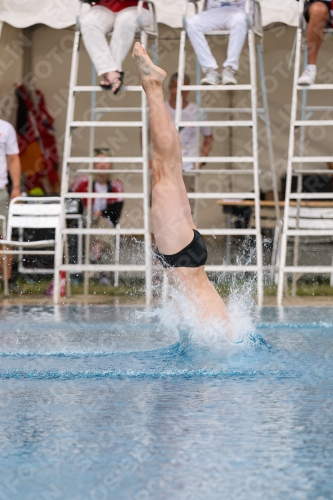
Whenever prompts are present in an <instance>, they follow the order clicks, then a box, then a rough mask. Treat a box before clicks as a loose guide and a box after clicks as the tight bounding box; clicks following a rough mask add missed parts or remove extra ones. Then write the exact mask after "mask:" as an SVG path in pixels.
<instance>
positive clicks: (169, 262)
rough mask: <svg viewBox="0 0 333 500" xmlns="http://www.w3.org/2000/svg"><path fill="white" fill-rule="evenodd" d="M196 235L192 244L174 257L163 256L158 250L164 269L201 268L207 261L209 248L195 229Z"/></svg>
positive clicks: (157, 254)
mask: <svg viewBox="0 0 333 500" xmlns="http://www.w3.org/2000/svg"><path fill="white" fill-rule="evenodd" d="M193 232H194V235H193V240H192V241H191V243H189V244H188V245H186V247H185V248H183V249H182V250H180V252H177V253H175V254H173V255H163V254H161V253H160V251H159V250H158V248H157V249H156V256H157V258H158V259H159V260H160V262H161V263H162V265H163V267H164V268H168V267H201V266H204V265H205V264H206V261H207V247H206V243H205V240H204V239H203V237H202V236H201V234H200V233H199V231H197V230H196V229H193Z"/></svg>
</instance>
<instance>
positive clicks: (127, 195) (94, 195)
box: [64, 193, 144, 199]
mask: <svg viewBox="0 0 333 500" xmlns="http://www.w3.org/2000/svg"><path fill="white" fill-rule="evenodd" d="M64 197H65V198H73V199H74V198H80V199H81V198H83V199H88V198H92V199H95V198H103V199H104V198H107V197H109V198H124V199H126V198H129V199H140V198H143V197H144V195H143V193H66V194H65V195H64Z"/></svg>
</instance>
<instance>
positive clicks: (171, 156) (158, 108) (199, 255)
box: [133, 43, 236, 341]
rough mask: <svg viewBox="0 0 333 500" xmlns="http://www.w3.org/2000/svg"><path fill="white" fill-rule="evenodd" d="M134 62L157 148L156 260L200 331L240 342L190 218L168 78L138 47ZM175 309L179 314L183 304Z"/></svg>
mask: <svg viewBox="0 0 333 500" xmlns="http://www.w3.org/2000/svg"><path fill="white" fill-rule="evenodd" d="M133 58H134V62H135V65H136V67H137V70H138V73H139V75H140V78H141V83H142V86H143V89H144V91H145V92H146V95H147V100H148V108H149V118H150V130H151V139H152V144H153V164H152V208H151V221H152V230H153V232H154V237H155V241H156V245H157V249H156V254H157V257H158V259H159V260H160V261H161V263H162V265H163V267H164V268H165V269H166V272H167V275H168V279H169V282H170V283H171V285H172V286H173V287H174V288H175V289H176V290H177V291H178V292H179V293H180V294H181V295H182V297H183V298H184V300H186V301H187V302H188V304H189V305H190V307H191V308H193V311H195V313H194V314H195V318H193V321H195V322H196V326H197V327H199V329H200V331H204V332H207V331H208V329H209V328H213V330H214V332H215V334H216V336H218V338H220V335H221V340H222V339H223V338H224V335H223V332H225V336H226V337H228V338H229V339H230V340H231V341H233V340H236V339H235V338H234V334H233V333H232V328H230V322H229V316H228V313H227V309H226V307H225V304H224V302H223V300H222V299H221V297H220V296H219V294H218V293H217V291H216V290H215V288H214V287H213V285H212V283H211V282H210V281H209V279H208V277H207V275H206V273H205V270H204V266H205V263H206V261H207V249H206V244H205V241H204V239H203V237H202V236H201V234H200V233H199V232H198V230H197V228H196V227H195V225H194V222H193V219H192V215H191V210H190V204H189V200H188V196H187V193H186V189H185V185H184V181H183V177H182V166H183V162H182V152H181V145H180V140H179V135H178V133H177V131H176V128H175V126H174V124H173V122H172V119H171V117H170V113H169V111H168V109H167V107H166V105H165V102H164V97H163V89H162V86H163V81H164V80H165V78H166V76H167V75H166V73H165V71H163V69H161V68H158V67H157V66H155V65H154V64H153V63H152V61H151V60H150V58H149V57H148V55H147V53H146V51H145V50H144V48H143V47H142V45H141V44H140V43H135V45H134V49H133ZM177 306H178V310H179V312H180V313H181V312H182V311H181V306H180V304H179V302H177ZM182 307H183V304H182ZM193 311H192V312H193ZM192 316H193V315H191V318H192ZM191 321H192V319H191ZM215 338H216V337H215Z"/></svg>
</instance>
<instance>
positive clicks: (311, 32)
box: [297, 0, 332, 86]
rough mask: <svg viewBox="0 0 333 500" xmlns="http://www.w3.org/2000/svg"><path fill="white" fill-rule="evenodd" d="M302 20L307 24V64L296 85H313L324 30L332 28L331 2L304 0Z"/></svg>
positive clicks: (326, 0)
mask: <svg viewBox="0 0 333 500" xmlns="http://www.w3.org/2000/svg"><path fill="white" fill-rule="evenodd" d="M303 15H304V19H305V20H306V22H307V23H308V25H307V29H306V43H307V48H308V64H307V66H306V68H305V70H304V71H303V73H302V75H301V76H300V77H299V79H298V82H297V83H298V85H304V86H308V85H313V84H314V83H315V80H316V75H317V67H316V64H317V57H318V52H319V49H320V46H321V44H322V42H323V39H324V29H325V28H326V27H332V26H331V23H332V16H331V0H306V1H305V4H304V14H303Z"/></svg>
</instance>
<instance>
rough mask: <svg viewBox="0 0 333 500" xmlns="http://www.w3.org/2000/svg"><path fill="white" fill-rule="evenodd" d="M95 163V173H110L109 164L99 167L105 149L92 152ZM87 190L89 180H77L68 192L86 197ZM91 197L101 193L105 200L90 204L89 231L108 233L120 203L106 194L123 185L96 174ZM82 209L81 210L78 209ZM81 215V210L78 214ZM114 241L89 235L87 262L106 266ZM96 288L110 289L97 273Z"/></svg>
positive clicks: (120, 190) (117, 216)
mask: <svg viewBox="0 0 333 500" xmlns="http://www.w3.org/2000/svg"><path fill="white" fill-rule="evenodd" d="M95 156H96V159H97V161H96V163H95V164H94V169H95V170H110V169H111V168H112V165H111V162H108V163H101V162H99V161H98V158H106V157H108V156H110V151H109V150H108V149H107V148H99V149H95ZM88 187H89V178H88V177H87V176H81V177H78V179H77V180H76V181H75V182H73V184H72V185H71V187H70V191H71V192H74V193H87V192H88ZM92 191H93V193H105V194H106V197H105V198H95V199H93V200H92V212H91V213H92V221H91V228H98V229H110V228H113V227H115V226H116V224H117V223H118V221H119V219H120V216H121V212H122V209H123V205H124V202H123V200H122V199H121V198H112V195H111V196H109V197H108V196H107V194H108V193H123V192H124V187H123V183H122V182H121V181H120V180H119V179H115V180H113V181H110V179H109V173H103V172H98V173H96V180H95V181H93V185H92ZM87 203H88V200H87V199H84V200H83V205H84V207H85V208H86V207H87ZM82 209H83V207H82ZM82 211H83V210H82ZM114 241H115V237H114V236H113V235H108V234H105V235H100V234H99V235H93V236H92V238H91V259H90V260H91V262H92V263H94V264H97V263H100V264H110V257H111V256H114V253H115V245H114ZM99 283H100V285H110V281H109V279H108V273H101V275H100V281H99Z"/></svg>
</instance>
